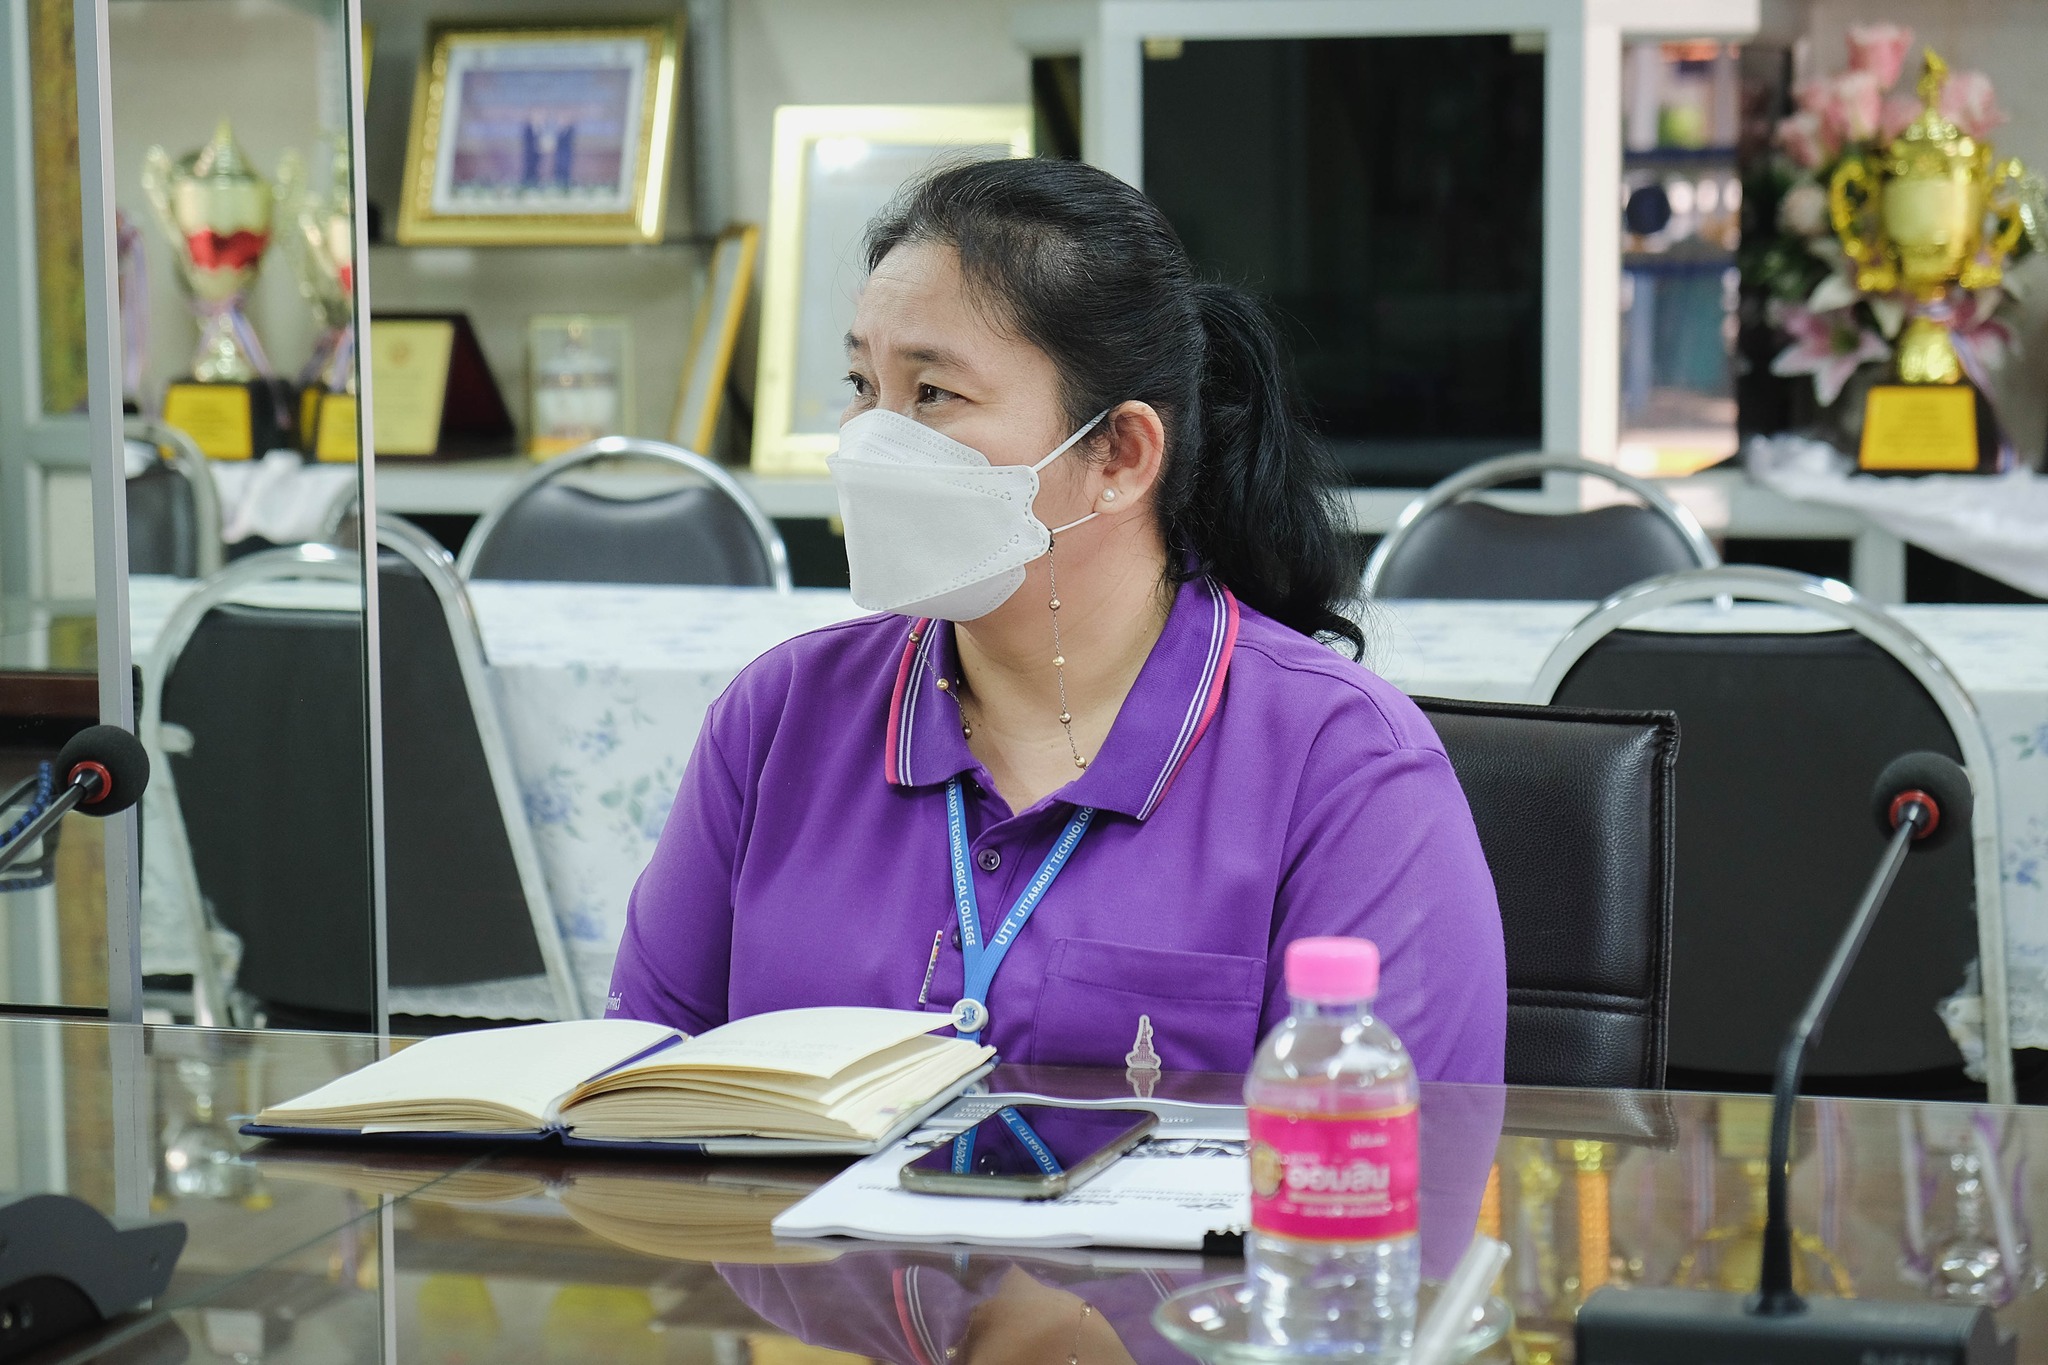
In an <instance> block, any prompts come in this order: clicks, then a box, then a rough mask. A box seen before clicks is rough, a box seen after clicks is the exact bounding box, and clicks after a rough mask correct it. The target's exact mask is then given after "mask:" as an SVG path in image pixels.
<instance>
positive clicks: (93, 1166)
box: [0, 1019, 2048, 1365]
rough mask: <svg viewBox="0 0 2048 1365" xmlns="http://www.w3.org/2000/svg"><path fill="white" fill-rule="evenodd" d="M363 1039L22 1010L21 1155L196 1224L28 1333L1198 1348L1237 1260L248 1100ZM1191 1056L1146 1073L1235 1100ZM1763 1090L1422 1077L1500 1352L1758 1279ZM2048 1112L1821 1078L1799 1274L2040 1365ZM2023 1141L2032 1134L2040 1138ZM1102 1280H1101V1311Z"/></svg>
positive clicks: (548, 1353) (552, 1348)
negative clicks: (977, 1231) (2000, 1336)
mask: <svg viewBox="0 0 2048 1365" xmlns="http://www.w3.org/2000/svg"><path fill="white" fill-rule="evenodd" d="M377 1048H378V1044H377V1043H376V1041H375V1040H373V1039H368V1038H363V1037H359V1036H343V1035H335V1036H330V1035H320V1034H307V1033H238V1032H231V1031H216V1030H199V1029H189V1028H156V1027H144V1028H135V1027H128V1026H120V1025H107V1024H100V1023H89V1022H72V1021H63V1022H51V1021H43V1020H29V1019H6V1020H0V1100H4V1101H5V1103H4V1105H0V1112H4V1114H5V1115H6V1118H5V1119H4V1121H0V1140H4V1143H5V1147H4V1149H0V1163H4V1164H0V1172H4V1173H5V1174H6V1175H7V1176H8V1177H11V1178H10V1179H7V1180H4V1181H0V1183H4V1184H8V1185H11V1186H12V1187H13V1188H16V1189H23V1190H33V1189H54V1190H64V1191H68V1192H71V1193H74V1194H77V1195H78V1196H79V1197H81V1198H83V1199H85V1200H87V1201H88V1202H90V1203H92V1204H94V1205H96V1206H98V1207H100V1208H102V1209H103V1210H104V1211H106V1212H108V1213H110V1214H121V1215H125V1216H129V1217H143V1218H148V1217H156V1218H176V1219H180V1220H182V1221H184V1222H185V1223H186V1225H187V1227H188V1228H189V1230H190V1240H189V1244H188V1246H187V1249H186V1251H185V1253H184V1256H183V1258H182V1260H181V1261H180V1264H179V1266H178V1269H177V1272H176V1274H175V1275H174V1276H173V1278H172V1280H171V1284H170V1288H169V1290H168V1292H167V1293H166V1294H165V1295H164V1297H163V1298H162V1300H160V1301H159V1302H158V1303H156V1304H155V1305H154V1306H152V1307H151V1308H149V1309H147V1310H145V1311H143V1312H140V1313H137V1314H134V1315H132V1316H130V1317H129V1318H127V1319H125V1320H123V1321H121V1322H119V1323H116V1324H113V1325H111V1326H110V1327H108V1328H107V1329H104V1330H102V1331H100V1332H99V1333H97V1334H95V1335H94V1336H92V1337H90V1338H87V1339H83V1340H74V1341H72V1342H69V1343H66V1344H65V1345H64V1346H63V1347H61V1348H58V1349H54V1350H51V1351H48V1352H45V1353H44V1355H42V1356H40V1357H38V1358H37V1359H38V1360H39V1361H50V1362H55V1361H71V1360H96V1361H127V1362H159V1361H161V1362H170V1361H175V1360H190V1361H199V1362H205V1361H233V1362H238V1363H239V1365H252V1363H253V1362H258V1361H276V1362H296V1363H303V1365H313V1363H315V1362H330V1361H332V1362H359V1361H379V1360H384V1361H406V1362H414V1361H421V1362H434V1365H451V1363H452V1362H486V1361H488V1362H527V1361H531V1362H557V1361H561V1362H567V1361H579V1362H580V1361H625V1362H635V1363H636V1365H637V1363H639V1362H645V1363H646V1365H657V1362H661V1363H667V1362H673V1363H674V1365H699V1363H701V1365H742V1363H743V1362H755V1363H756V1365H805V1363H808V1365H826V1363H827V1362H858V1361H885V1362H889V1363H890V1365H949V1363H950V1365H997V1363H998V1362H1020V1363H1021V1362H1043V1361H1063V1360H1066V1359H1068V1357H1069V1355H1070V1354H1072V1353H1073V1352H1074V1351H1075V1350H1076V1349H1077V1346H1076V1341H1077V1324H1080V1325H1082V1326H1084V1327H1085V1330H1084V1331H1082V1332H1081V1333H1080V1337H1079V1345H1078V1349H1079V1351H1080V1354H1081V1357H1082V1359H1083V1360H1086V1361H1089V1362H1097V1363H1099V1362H1124V1361H1136V1362H1145V1363H1146V1365H1149V1363H1150V1362H1155V1361H1157V1362H1165V1361H1185V1360H1187V1359H1189V1357H1187V1356H1185V1355H1183V1354H1182V1353H1180V1352H1179V1351H1178V1350H1177V1349H1175V1348H1174V1347H1173V1346H1172V1345H1171V1344H1169V1343H1168V1342H1167V1341H1166V1340H1165V1339H1163V1338H1162V1337H1161V1336H1160V1335H1159V1334H1158V1332H1157V1331H1156V1329H1155V1328H1154V1327H1153V1326H1152V1323H1151V1316H1152V1312H1153V1310H1154V1308H1156V1307H1157V1305H1158V1304H1159V1303H1160V1302H1161V1301H1162V1300H1163V1298H1165V1297H1166V1296H1168V1295H1171V1294H1173V1293H1175V1292H1178V1291H1179V1290H1180V1289H1182V1288H1186V1287H1189V1286H1192V1285H1195V1284H1199V1283H1202V1282H1204V1281H1206V1280H1212V1279H1216V1278H1219V1277H1222V1276H1226V1275H1231V1274H1236V1273H1240V1272H1241V1271H1242V1268H1243V1265H1242V1261H1241V1260H1240V1259H1238V1258H1237V1257H1236V1256H1235V1255H1234V1254H1233V1252H1234V1248H1231V1247H1229V1246H1227V1245H1212V1246H1210V1247H1209V1248H1207V1249H1206V1252H1205V1253H1198V1252H1185V1253H1181V1252H1145V1251H1124V1250H1115V1249H1108V1248H1101V1249H1092V1250H1081V1249H1074V1250H1029V1251H1027V1250H1006V1249H994V1248H980V1247H977V1248H966V1247H914V1248H906V1247H895V1246H887V1245H881V1244H874V1243H858V1242H851V1241H843V1240H842V1241H830V1242H791V1241H778V1240H777V1239H776V1238H775V1237H774V1236H773V1234H772V1233H771V1232H770V1230H769V1223H770V1220H771V1219H772V1218H773V1217H774V1216H775V1215H776V1214H777V1213H778V1212H780V1211H781V1210H782V1209H784V1208H787V1207H789V1206H790V1205H791V1204H793V1203H795V1202H796V1201H797V1200H799V1199H801V1198H802V1197H803V1196H804V1194H805V1193H807V1192H808V1191H809V1190H811V1189H813V1188H815V1187H816V1186H817V1185H819V1184H821V1183H822V1182H824V1181H825V1180H827V1179H829V1178H830V1177H831V1176H832V1175H833V1174H834V1173H835V1172H836V1171H837V1170H838V1169H840V1167H841V1165H842V1164H843V1163H838V1162H822V1161H816V1160H807V1161H758V1160H757V1161H736V1160H730V1159H726V1160H713V1159H708V1158H701V1157H687V1158H667V1157H663V1158H650V1157H646V1156H625V1155H621V1156H594V1157H593V1156H587V1155H585V1156H572V1155H568V1154H564V1153H562V1152H560V1151H558V1150H552V1149H549V1148H536V1147H532V1146H526V1147H521V1146H519V1145H517V1144H503V1145H499V1146H496V1147H493V1146H491V1145H479V1146H474V1147H459V1148H446V1149H442V1148H436V1149H433V1150H430V1151H422V1150H420V1149H404V1148H396V1147H388V1148H380V1149H371V1148H352V1149H344V1148H340V1147H336V1146H329V1145H303V1144H284V1143H275V1142H269V1143H265V1142H256V1141H252V1140H250V1139H247V1138H244V1137H241V1136H240V1135H239V1134H238V1133H237V1132H236V1131H235V1122H234V1117H233V1116H234V1115H236V1114H241V1113H247V1112H250V1111H252V1110H253V1109H254V1108H255V1107H256V1106H258V1105H260V1104H262V1103H267V1102H271V1101H274V1100H278V1099H282V1098H286V1097H288V1096H290V1095H294V1094H298V1093H301V1092H303V1091H305V1090H307V1089H310V1088H312V1087H313V1086H315V1085H318V1084H320V1083H321V1082H323V1081H325V1080H327V1079H329V1078H331V1077H333V1076H335V1075H339V1074H341V1073H342V1072H344V1071H346V1070H349V1069H352V1068H354V1067H356V1066H360V1065H363V1064H365V1063H367V1062H369V1061H372V1060H374V1059H375V1057H376V1056H377ZM991 1083H992V1084H993V1085H994V1086H995V1087H996V1088H998V1089H1029V1090H1033V1091H1036V1092H1039V1093H1054V1094H1070V1095H1077V1096H1101V1095H1105V1094H1113V1093H1119V1090H1118V1088H1119V1087H1125V1089H1124V1090H1123V1091H1122V1092H1121V1093H1128V1088H1127V1082H1126V1081H1125V1078H1124V1076H1123V1075H1122V1074H1121V1073H1117V1074H1108V1073H1090V1072H1060V1071H1056V1070H1047V1069H1032V1070H1026V1069H1023V1068H1008V1069H999V1070H998V1071H997V1073H996V1074H995V1076H994V1077H993V1078H992V1082H991ZM1236 1088H1237V1082H1236V1080H1235V1078H1232V1077H1216V1076H1178V1075H1173V1074H1169V1075H1167V1076H1166V1077H1164V1078H1162V1079H1161V1081H1160V1082H1159V1084H1158V1087H1157V1091H1156V1097H1157V1098H1186V1099H1212V1100H1228V1099H1230V1098H1231V1097H1232V1096H1233V1095H1234V1093H1235V1091H1236ZM1767 1108H1768V1106H1767V1102H1766V1101H1763V1100H1761V1099H1756V1098H1751V1097H1730V1096H1711V1095H1699V1094H1658V1093H1648V1092H1633V1091H1599V1090H1585V1091H1566V1090H1532V1089H1522V1088H1516V1087H1478V1086H1440V1085H1431V1086H1425V1087H1424V1098H1423V1109H1422V1113H1423V1139H1422V1155H1423V1198H1422V1204H1423V1256H1424V1262H1425V1265H1424V1270H1425V1274H1431V1275H1441V1274H1443V1273H1445V1272H1446V1271H1447V1270H1448V1269H1449V1267H1450V1265H1451V1264H1453V1263H1454V1262H1455V1260H1456V1258H1457V1256H1458V1254H1459V1252H1461V1251H1462V1250H1463V1247H1464V1244H1465V1242H1466V1240H1467V1239H1468V1238H1469V1237H1470V1235H1471V1232H1472V1229H1473V1228H1474V1226H1475V1225H1476V1226H1478V1227H1480V1228H1482V1229H1485V1230H1487V1231H1489V1232H1491V1233H1493V1234H1494V1235H1497V1236H1499V1237H1501V1238H1502V1239H1503V1240H1505V1241H1506V1242H1507V1243H1508V1244H1509V1245H1510V1246H1511V1248H1512V1249H1513V1252H1514V1256H1513V1259H1512V1260H1511V1261H1510V1262H1509V1264H1508V1267H1507V1270H1506V1271H1505V1272H1504V1274H1503V1276H1502V1280H1501V1284H1500V1286H1499V1292H1500V1295H1501V1297H1502V1298H1503V1299H1505V1300H1506V1302H1507V1303H1508V1305H1509V1306H1510V1307H1511V1308H1512V1311H1513V1315H1514V1325H1513V1327H1512V1329H1511V1331H1510V1333H1509V1335H1508V1337H1507V1339H1506V1340H1504V1341H1503V1342H1502V1343H1500V1344H1499V1345H1497V1346H1495V1347H1493V1348H1492V1349H1491V1350H1489V1351H1488V1352H1487V1353H1486V1354H1485V1355H1484V1356H1483V1357H1481V1358H1482V1359H1485V1360H1490V1361H1510V1360H1512V1361H1518V1362H1530V1363H1531V1365H1542V1362H1564V1361H1568V1360H1569V1359H1570V1358H1571V1321H1572V1316H1573V1313H1574V1312H1575V1310H1576V1308H1577V1305H1578V1304H1579V1303H1580V1302H1581V1301H1582V1300H1583V1299H1584V1297H1585V1295H1586V1294H1588V1293H1590V1292H1591V1291H1592V1290H1593V1289H1595V1288H1597V1287H1599V1286H1601V1285H1603V1284H1623V1285H1629V1284H1642V1285H1652V1284H1687V1285H1697V1286H1701V1287H1713V1288H1729V1289H1745V1288H1747V1287H1749V1286H1750V1285H1751V1284H1753V1282H1754V1278H1755V1275H1756V1268H1757V1229H1758V1228H1759V1227H1760V1225H1761V1221H1762V1208H1763V1185H1764V1167H1765V1163H1764V1158H1763V1152H1764V1139H1765V1127H1766V1124H1765V1115H1766V1113H1767ZM2044 1152H2048V1112H2044V1111H2039V1110H2033V1109H2025V1108H2019V1109H1997V1108H1989V1107H1984V1106H1967V1105H1950V1104H1923V1103H1905V1102H1893V1101H1870V1100H1815V1101H1805V1102H1802V1104H1801V1106H1800V1112H1799V1121H1798V1124H1797V1128H1796V1139H1795V1152H1794V1159H1795V1164H1794V1171H1793V1184H1792V1191H1793V1210H1794V1225H1795V1229H1796V1238H1797V1250H1796V1257H1797V1274H1798V1279H1799V1283H1800V1287H1801V1288H1802V1290H1804V1291H1806V1292H1809V1293H1813V1294H1821V1295H1855V1296H1859V1297H1865V1298H1876V1299H1949V1300H1953V1301H1961V1302H1982V1303H1986V1304H1989V1305H1992V1306H1993V1307H1995V1308H1996V1309H1997V1311H1998V1314H1999V1316H2000V1318H2001V1320H2002V1321H2003V1322H2004V1323H2005V1325H2006V1326H2007V1327H2008V1328H2009V1329H2011V1330H2014V1331H2016V1332H2018V1334H2019V1337H2020V1359H2022V1360H2034V1359H2042V1360H2048V1293H2044V1292H2043V1282H2044V1278H2048V1276H2044V1272H2043V1270H2042V1269H2041V1267H2040V1265H2039V1264H2038V1263H2037V1261H2036V1258H2035V1254H2034V1247H2033V1244H2032V1213H2033V1210H2034V1209H2035V1208H2037V1207H2041V1206H2043V1203H2044V1200H2048V1175H2044V1174H2042V1169H2043V1163H2042V1162H2041V1161H2040V1160H2038V1158H2039V1157H2040V1156H2041V1155H2042V1154H2043V1153H2044ZM2030 1157H2031V1158H2036V1159H2033V1160H2030V1159H2029V1158H2030ZM1084 1305H1086V1306H1088V1307H1089V1308H1091V1309H1093V1310H1094V1311H1092V1312H1089V1313H1083V1312H1082V1311H1081V1310H1082V1308H1083V1306H1084Z"/></svg>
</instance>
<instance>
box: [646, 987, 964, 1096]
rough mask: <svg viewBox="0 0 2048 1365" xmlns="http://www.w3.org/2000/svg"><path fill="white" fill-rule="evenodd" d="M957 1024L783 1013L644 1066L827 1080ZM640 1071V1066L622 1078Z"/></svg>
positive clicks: (905, 1017) (840, 1009)
mask: <svg viewBox="0 0 2048 1365" xmlns="http://www.w3.org/2000/svg"><path fill="white" fill-rule="evenodd" d="M951 1023H952V1021H951V1019H950V1018H948V1017H947V1016H946V1015H943V1014H935V1013H930V1012H927V1011H925V1010H883V1009H868V1008H865V1007H862V1006H857V1005H820V1006H816V1007H813V1008H810V1009H799V1010H777V1011H775V1012H774V1013H772V1014H755V1015H750V1016H748V1017H747V1018H745V1019H735V1020H733V1021H732V1022H731V1023H730V1024H721V1025H720V1026H719V1027H717V1028H715V1029H711V1030H710V1031H708V1032H705V1033H700V1034H698V1035H697V1036H696V1037H694V1038H692V1039H691V1040H690V1041H689V1042H687V1043H685V1044H683V1045H682V1046H680V1047H675V1048H670V1049H669V1050H667V1051H665V1052H661V1053H657V1054H656V1055H655V1056H653V1057H650V1058H648V1059H647V1061H646V1062H645V1063H644V1064H643V1065H645V1066H646V1067H648V1068H650V1069H652V1068H655V1067H667V1066H672V1067H687V1068H688V1069H690V1070H692V1071H700V1070H702V1071H767V1072H781V1073H783V1074H786V1075H792V1076H809V1077H812V1078H814V1079H817V1080H823V1079H825V1078H826V1077H828V1076H836V1075H838V1074H839V1073H840V1072H842V1071H844V1070H846V1069H847V1068H848V1067H850V1066H853V1065H855V1064H857V1063H859V1062H861V1061H864V1060H866V1059H867V1058H869V1057H872V1056H874V1055H875V1054H876V1053H878V1052H884V1051H887V1050H888V1049H889V1048H892V1047H895V1046H897V1045H898V1044H901V1043H905V1042H908V1041H909V1040H911V1039H912V1038H916V1037H919V1036H921V1035H923V1034H926V1033H930V1032H932V1031H933V1030H934V1029H942V1028H946V1027H948V1026H950V1024H951ZM639 1069H640V1068H639V1067H638V1066H635V1067H632V1068H628V1069H627V1070H624V1071H621V1072H620V1073H619V1074H620V1075H622V1076H623V1075H627V1074H630V1072H632V1071H637V1070H639Z"/></svg>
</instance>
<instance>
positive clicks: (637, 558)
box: [459, 436, 789, 592]
mask: <svg viewBox="0 0 2048 1365" xmlns="http://www.w3.org/2000/svg"><path fill="white" fill-rule="evenodd" d="M620 457H631V458H636V459H646V460H659V461H663V462H666V463H668V464H672V465H676V466H679V467H681V468H683V469H686V470H688V471H689V472H690V473H692V474H694V475H696V476H697V477H698V478H699V479H701V480H702V482H701V483H700V484H697V485H694V486H688V487H682V488H676V489H671V490H666V491H662V492H657V493H655V494H653V495H651V496H648V497H641V498H613V497H606V496H602V495H600V494H597V493H593V492H590V491H589V490H587V489H583V488H578V487H575V486H574V485H572V484H569V483H565V482H563V476H564V475H567V474H570V473H572V472H573V471H575V470H577V469H580V468H582V467H583V466H585V465H588V464H590V463H592V462H594V461H598V460H609V459H616V458H620ZM459 563H460V571H461V574H462V576H463V577H464V578H507V579H525V580H529V581H537V582H583V583H700V584H718V585H725V586H731V587H772V588H777V589H780V590H782V591H784V592H787V591H788V590H789V555H788V551H787V550H786V549H785V548H784V546H783V543H782V536H781V534H780V533H778V532H777V531H776V529H775V525H774V523H773V522H771V521H769V520H768V518H767V516H766V515H765V514H763V513H762V511H761V509H760V508H759V507H757V506H756V505H755V503H754V500H753V499H752V498H750V497H748V496H747V493H746V490H745V489H743V488H741V487H740V486H739V484H738V483H737V482H736V481H734V479H733V477H732V476H731V475H730V474H728V473H726V471H725V470H723V469H721V468H719V467H718V465H716V464H714V463H713V462H712V461H710V460H707V459H705V458H704V457H703V456H701V455H697V454H693V453H692V452H690V451H687V450H684V449H683V448H682V447H680V446H672V445H669V444H667V443H666V442H662V441H643V440H637V439H633V438H629V437H623V436H608V437H606V438H604V439H603V440H599V441H593V442H591V443H590V444H589V445H586V446H581V447H579V448H578V449H576V450H572V451H570V452H569V453H568V454H566V455H560V456H557V457H556V458H555V459H552V460H550V461H548V462H547V463H546V464H544V465H541V466H540V467H539V468H537V469H535V470H534V471H533V472H532V473H530V474H528V475H527V476H526V477H525V478H523V479H521V480H520V481H519V482H518V483H517V484H515V485H514V486H513V487H512V488H510V489H508V490H507V491H506V492H505V494H504V496H503V497H501V498H500V499H499V500H498V501H497V503H496V504H495V505H493V506H492V507H491V508H490V509H489V510H488V511H486V512H485V513H484V515H483V516H482V517H481V518H479V519H478V521H477V524H476V527H475V529H474V530H472V531H471V532H470V535H469V539H468V540H467V541H466V542H465V543H464V545H463V547H462V558H461V560H460V562H459Z"/></svg>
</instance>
